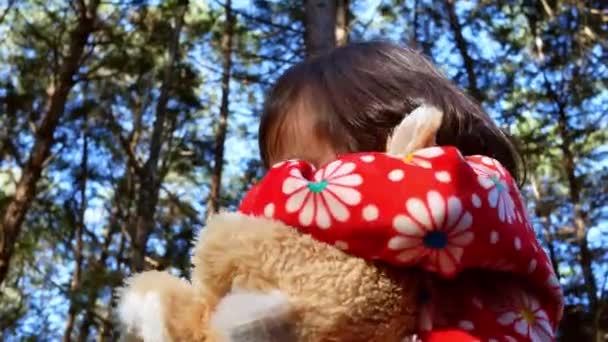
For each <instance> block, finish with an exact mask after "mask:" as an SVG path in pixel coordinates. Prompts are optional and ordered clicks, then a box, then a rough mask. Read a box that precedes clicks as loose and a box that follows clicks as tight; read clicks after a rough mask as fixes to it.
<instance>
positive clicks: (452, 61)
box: [0, 0, 608, 342]
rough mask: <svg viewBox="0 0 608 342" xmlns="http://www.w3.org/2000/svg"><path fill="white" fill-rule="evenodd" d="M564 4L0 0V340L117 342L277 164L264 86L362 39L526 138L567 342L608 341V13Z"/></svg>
mask: <svg viewBox="0 0 608 342" xmlns="http://www.w3.org/2000/svg"><path fill="white" fill-rule="evenodd" d="M605 6H606V5H605V2H603V1H599V0H598V1H566V0H563V1H560V0H539V1H532V0H509V1H497V0H480V1H465V0H441V1H431V0H406V1H396V0H369V1H366V0H334V1H331V0H330V1H323V0H302V1H294V0H291V1H261V0H251V1H246V0H232V1H231V0H190V1H187V0H166V1H152V0H149V1H145V0H49V1H46V0H0V340H3V341H27V340H32V341H34V340H36V341H56V340H63V341H72V340H74V341H89V340H91V341H93V340H98V341H105V340H114V339H115V337H116V335H115V334H116V326H115V324H114V322H113V320H112V305H113V299H114V295H115V290H116V288H117V287H118V286H120V285H121V284H122V281H123V280H124V279H125V277H126V276H128V275H129V274H130V273H132V272H134V271H141V270H143V269H167V270H170V271H171V272H172V273H174V274H178V275H183V276H187V272H188V268H189V259H188V255H189V249H190V247H191V241H192V239H193V237H194V236H195V235H196V233H197V232H198V231H200V230H201V229H203V222H204V221H205V217H206V216H207V213H210V212H213V211H216V210H218V208H228V209H233V208H235V206H236V205H237V203H238V201H239V199H240V196H241V195H242V194H243V192H244V190H246V188H247V187H248V186H249V185H250V184H252V182H253V181H254V180H255V179H258V178H259V177H260V176H261V175H262V174H263V172H264V170H263V168H262V167H261V164H260V161H259V158H258V150H257V142H256V138H257V137H256V135H257V125H258V120H259V115H260V111H261V107H262V103H263V98H264V94H265V93H266V92H267V91H268V89H269V86H270V85H271V84H272V83H273V81H274V80H276V78H277V77H278V76H279V75H280V74H281V73H282V72H283V71H285V70H286V68H288V67H289V66H291V65H293V64H294V63H297V62H298V61H300V60H302V59H304V58H307V57H309V56H312V55H315V54H316V53H319V52H322V51H324V50H326V49H329V48H332V47H333V46H336V45H343V44H345V43H347V42H349V41H361V40H370V39H384V40H387V39H388V40H392V41H394V42H398V43H401V44H405V45H408V46H411V47H413V48H415V49H418V50H420V51H422V52H423V53H424V54H426V55H427V56H429V57H430V58H431V59H432V60H433V61H434V62H435V63H436V64H437V65H439V66H440V68H441V69H442V71H443V72H444V73H445V74H446V75H447V76H448V77H449V78H450V79H452V80H453V81H454V82H456V83H457V84H459V85H460V86H461V87H462V88H464V89H466V91H467V92H468V94H469V95H470V96H472V97H473V98H475V99H476V100H478V101H480V102H481V103H482V104H483V106H484V108H485V109H486V110H487V111H488V112H489V113H491V115H492V116H493V118H494V119H495V120H496V121H497V122H498V123H499V124H500V126H501V127H502V128H504V129H505V130H507V131H509V132H510V133H511V134H513V135H514V136H515V137H516V138H517V140H518V141H519V145H520V148H521V150H522V152H523V154H524V156H525V158H526V161H527V164H526V165H527V182H526V184H525V186H524V188H523V190H524V193H525V196H526V197H527V199H528V203H529V210H530V213H531V217H532V220H533V222H534V228H535V230H536V232H537V235H538V239H539V240H540V241H542V244H543V246H544V248H545V249H546V251H547V253H548V254H549V255H550V257H551V259H552V261H553V264H554V267H555V269H556V272H557V274H558V275H559V280H560V283H561V285H562V286H563V289H564V291H565V295H566V301H567V307H566V311H565V318H564V321H563V324H562V326H561V328H560V332H559V334H560V340H562V341H596V342H598V341H605V340H608V337H607V334H608V284H607V282H608V208H607V203H608V90H607V88H606V85H607V80H608V69H607V68H608V67H607V65H608V63H607V62H608V58H607V50H608V39H607V38H608V30H607V29H608V9H607V8H606V7H605Z"/></svg>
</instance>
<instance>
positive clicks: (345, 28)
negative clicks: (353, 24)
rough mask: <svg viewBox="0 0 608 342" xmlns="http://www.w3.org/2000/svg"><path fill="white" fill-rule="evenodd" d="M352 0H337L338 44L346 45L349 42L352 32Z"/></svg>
mask: <svg viewBox="0 0 608 342" xmlns="http://www.w3.org/2000/svg"><path fill="white" fill-rule="evenodd" d="M350 20H351V13H350V1H349V0H336V45H337V46H344V45H346V44H347V43H348V35H349V33H350Z"/></svg>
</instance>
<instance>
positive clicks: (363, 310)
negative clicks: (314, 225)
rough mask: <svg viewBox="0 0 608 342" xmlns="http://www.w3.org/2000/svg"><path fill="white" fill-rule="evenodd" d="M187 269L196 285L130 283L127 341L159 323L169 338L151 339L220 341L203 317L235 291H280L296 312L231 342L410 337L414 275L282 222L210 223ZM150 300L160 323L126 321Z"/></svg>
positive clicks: (235, 218) (228, 217) (234, 334)
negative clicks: (286, 334)
mask: <svg viewBox="0 0 608 342" xmlns="http://www.w3.org/2000/svg"><path fill="white" fill-rule="evenodd" d="M192 262H193V266H194V268H193V270H192V283H189V282H187V281H185V280H180V279H177V278H175V277H172V276H170V275H169V274H167V273H163V272H146V273H143V274H140V275H137V276H135V277H134V278H132V279H131V280H130V281H129V282H128V284H127V287H126V288H125V289H124V290H123V292H122V293H121V299H120V302H119V313H120V315H121V317H120V318H121V320H122V322H123V324H124V325H125V326H126V330H127V331H129V332H130V333H131V335H132V336H139V337H141V331H143V330H142V329H143V327H141V326H133V325H138V324H139V325H142V324H143V325H146V324H147V325H150V324H158V327H157V328H159V329H161V330H162V331H164V334H165V336H164V337H163V336H161V337H159V339H154V341H220V340H221V339H220V337H219V336H220V335H219V334H218V333H217V332H214V331H213V329H211V327H210V325H209V319H210V316H211V315H212V314H213V308H214V307H215V306H216V305H217V302H218V300H219V299H221V298H222V297H223V296H225V295H226V294H228V293H229V292H230V291H231V289H233V288H239V289H244V290H251V291H255V290H259V291H261V292H269V291H270V290H279V291H281V292H282V293H285V294H286V295H287V297H288V300H289V304H290V305H291V306H292V309H293V310H292V311H291V313H290V316H289V317H283V321H281V320H279V321H277V320H276V319H277V317H274V318H273V319H274V321H270V320H269V321H262V322H250V323H248V324H247V325H246V326H241V327H239V328H237V329H234V330H233V331H231V332H229V335H230V336H231V338H230V340H231V341H256V340H260V339H259V338H255V337H256V336H263V335H264V334H265V336H274V337H279V336H280V335H279V333H282V332H283V331H285V329H288V331H289V333H290V334H293V335H295V337H290V338H287V339H288V340H289V341H306V342H308V341H353V342H356V341H387V342H390V341H402V340H403V339H404V338H405V337H406V336H409V335H410V334H412V333H414V332H415V330H416V329H415V328H416V323H417V322H416V316H417V304H416V300H417V297H418V296H417V292H418V277H417V273H416V271H408V272H404V271H399V273H397V272H396V271H395V270H393V269H391V268H389V267H387V266H383V265H378V264H374V263H369V262H366V261H364V260H361V259H358V258H354V257H352V256H349V255H347V254H345V253H343V252H342V251H340V250H338V249H336V248H335V247H333V246H329V245H326V244H323V243H320V242H317V241H315V240H313V239H311V238H310V237H308V236H305V235H302V234H301V233H298V232H296V231H295V230H293V229H291V228H289V227H287V226H285V225H284V224H282V223H279V222H275V221H272V220H268V219H264V218H254V217H247V216H244V215H241V214H237V213H222V214H218V215H215V216H213V217H211V218H210V219H209V222H208V226H207V228H206V229H205V230H204V231H203V232H202V234H201V235H200V237H199V240H198V242H197V244H196V247H195V251H194V255H193V257H192ZM146 293H154V294H157V296H156V297H154V296H152V298H160V302H161V304H160V306H161V307H162V310H161V311H162V312H161V313H160V314H159V319H158V322H155V323H154V322H150V318H149V317H148V316H146V317H147V319H146V320H140V321H136V320H132V319H131V320H130V318H129V317H131V316H133V315H134V314H133V312H134V310H135V315H138V314H140V313H139V312H138V311H137V308H133V306H134V305H136V306H137V305H138V304H137V303H138V300H139V301H140V302H141V301H142V300H140V298H144V297H143V295H145V294H146ZM129 296H131V297H129ZM133 296H135V297H133ZM128 298H136V299H137V300H131V301H129V300H128ZM145 298H148V299H147V300H148V302H150V299H149V297H145ZM134 303H135V304H134ZM145 306H146V305H141V309H142V310H144V309H145ZM148 306H149V305H148ZM129 310H130V311H129ZM234 310H239V308H234ZM131 318H132V317H131ZM280 318H281V317H279V319H280ZM133 322H139V323H133ZM141 322H143V323H141ZM147 328H150V327H149V326H147ZM273 329H274V330H273ZM149 331H150V329H148V333H149ZM138 334H139V335H138ZM287 339H282V340H287ZM264 340H266V339H264ZM273 340H274V339H273ZM276 340H277V341H278V340H281V339H279V338H277V339H276Z"/></svg>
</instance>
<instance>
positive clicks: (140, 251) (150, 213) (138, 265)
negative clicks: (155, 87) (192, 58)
mask: <svg viewBox="0 0 608 342" xmlns="http://www.w3.org/2000/svg"><path fill="white" fill-rule="evenodd" d="M187 9H188V1H187V0H182V1H181V2H180V6H179V10H178V13H177V17H176V22H175V29H174V33H173V38H172V39H171V41H170V42H169V48H168V55H169V58H168V61H167V65H166V66H165V68H164V72H163V80H162V84H161V89H160V95H159V97H158V102H157V104H156V118H155V121H154V127H153V130H152V139H151V140H150V148H149V155H148V159H147V160H146V163H145V164H144V167H143V170H142V172H143V174H142V175H141V180H140V183H139V197H138V202H137V219H136V223H135V231H134V235H135V236H132V238H131V240H132V243H133V245H132V251H131V269H132V271H134V272H141V271H143V270H144V265H145V263H144V260H145V255H146V244H147V242H148V236H149V235H150V232H151V231H152V230H153V228H154V214H155V212H156V204H157V202H158V193H159V188H160V184H161V179H160V177H159V172H158V168H159V160H160V153H161V149H162V147H163V142H164V140H165V138H166V135H167V134H168V133H169V132H165V122H166V120H167V118H166V114H167V102H168V101H169V91H170V89H171V84H172V82H173V72H174V66H175V63H176V61H177V58H178V50H179V38H180V34H181V31H182V26H183V23H184V15H185V13H186V10H187Z"/></svg>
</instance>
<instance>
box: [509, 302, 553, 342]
mask: <svg viewBox="0 0 608 342" xmlns="http://www.w3.org/2000/svg"><path fill="white" fill-rule="evenodd" d="M498 323H499V324H500V325H503V326H513V328H514V330H515V332H517V333H518V334H520V335H522V336H526V337H528V338H529V339H530V340H531V341H532V342H545V341H547V342H548V341H553V340H554V337H553V328H552V327H551V323H550V322H549V317H548V316H547V313H546V312H545V311H544V310H543V309H541V307H540V303H539V302H538V299H536V298H535V297H533V296H530V295H527V294H526V293H520V294H518V295H517V297H516V298H515V307H514V308H513V310H511V311H507V312H504V313H502V314H501V315H500V316H499V317H498Z"/></svg>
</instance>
